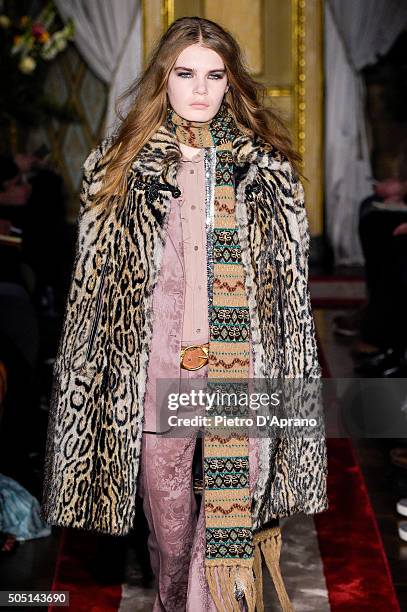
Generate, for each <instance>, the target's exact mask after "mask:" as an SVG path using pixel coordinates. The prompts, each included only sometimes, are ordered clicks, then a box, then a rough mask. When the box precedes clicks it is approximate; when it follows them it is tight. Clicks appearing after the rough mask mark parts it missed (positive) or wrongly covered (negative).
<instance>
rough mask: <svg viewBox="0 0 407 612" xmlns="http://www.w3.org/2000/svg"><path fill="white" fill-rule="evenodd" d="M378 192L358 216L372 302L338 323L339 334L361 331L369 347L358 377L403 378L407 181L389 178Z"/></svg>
mask: <svg viewBox="0 0 407 612" xmlns="http://www.w3.org/2000/svg"><path fill="white" fill-rule="evenodd" d="M374 191H375V194H374V195H372V196H370V197H369V198H367V199H366V200H364V201H363V202H362V204H361V206H360V217H359V235H360V241H361V245H362V249H363V254H364V257H365V273H366V285H367V292H368V303H367V306H366V307H365V308H364V309H363V311H362V312H360V313H358V314H356V317H355V316H354V317H353V319H352V318H349V319H348V322H347V321H346V320H344V319H343V318H341V319H337V320H336V331H337V332H338V333H342V334H343V335H354V334H351V333H350V332H351V331H353V330H355V329H356V330H357V327H358V326H359V327H360V334H361V339H362V341H363V342H364V343H365V344H367V345H368V346H370V347H371V351H370V353H371V354H370V356H369V357H367V358H366V359H365V361H364V362H363V363H362V364H360V366H358V368H357V371H358V372H359V373H360V374H365V375H372V376H404V375H405V371H406V366H407V363H406V355H405V353H406V349H407V325H406V324H405V313H406V312H407V203H406V202H407V198H406V196H407V181H401V180H398V179H393V178H392V179H386V180H384V181H380V182H377V183H376V184H375V186H374ZM358 319H359V320H358ZM347 332H348V333H347ZM356 333H357V332H356Z"/></svg>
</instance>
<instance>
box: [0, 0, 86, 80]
mask: <svg viewBox="0 0 407 612" xmlns="http://www.w3.org/2000/svg"><path fill="white" fill-rule="evenodd" d="M56 14H57V13H56V10H55V8H54V4H53V2H49V3H48V4H47V5H46V6H45V8H44V9H43V10H42V11H41V12H40V13H39V15H37V16H36V17H35V18H34V19H32V18H31V17H29V16H28V15H22V16H21V17H20V19H19V21H18V23H13V22H12V20H11V19H10V18H9V17H8V16H7V15H0V27H2V28H3V29H8V28H11V29H12V30H13V31H14V36H13V46H12V47H11V50H10V53H11V55H15V56H17V57H18V58H19V63H18V67H19V70H20V71H21V72H23V73H24V74H31V73H32V72H33V71H34V70H35V69H36V67H37V63H38V61H39V60H45V61H49V60H52V59H54V57H56V56H57V55H58V53H59V52H60V51H63V50H64V49H65V48H66V46H67V41H69V40H72V38H73V34H74V25H73V21H72V20H70V21H69V22H68V23H67V24H66V25H65V27H64V28H62V29H61V30H55V31H52V29H53V26H54V23H55V17H56ZM54 27H55V26H54Z"/></svg>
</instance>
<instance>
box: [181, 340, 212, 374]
mask: <svg viewBox="0 0 407 612" xmlns="http://www.w3.org/2000/svg"><path fill="white" fill-rule="evenodd" d="M208 351H209V342H206V343H205V344H190V345H189V346H181V352H180V364H181V368H183V369H184V370H199V368H202V367H203V366H204V365H206V364H207V363H208Z"/></svg>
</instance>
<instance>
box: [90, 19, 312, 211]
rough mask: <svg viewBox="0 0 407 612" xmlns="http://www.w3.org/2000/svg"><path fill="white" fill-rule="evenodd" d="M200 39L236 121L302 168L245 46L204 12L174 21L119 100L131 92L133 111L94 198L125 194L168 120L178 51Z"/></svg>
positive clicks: (111, 151) (122, 126) (110, 154)
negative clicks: (218, 67)
mask: <svg viewBox="0 0 407 612" xmlns="http://www.w3.org/2000/svg"><path fill="white" fill-rule="evenodd" d="M195 43H200V44H201V45H204V46H205V47H208V48H209V49H212V50H213V51H215V52H216V53H218V54H219V55H220V57H221V58H222V60H223V62H224V64H225V68H226V73H227V78H228V82H229V91H228V92H227V93H226V94H225V101H226V103H227V105H228V107H229V109H230V111H231V112H232V114H233V116H234V118H235V120H236V122H237V123H238V124H240V125H241V126H242V127H243V128H246V129H247V128H248V129H249V130H251V132H252V133H254V134H257V135H258V136H260V137H261V138H263V140H265V141H266V142H268V143H270V144H271V145H273V146H274V147H276V148H277V149H278V150H279V151H280V152H281V153H283V154H284V155H285V156H286V157H287V158H288V159H289V161H290V162H291V163H292V165H293V166H294V168H295V170H296V171H299V161H300V159H301V158H300V155H299V154H298V153H297V152H296V151H295V150H294V149H293V146H292V142H291V138H290V135H289V132H288V130H287V128H286V126H285V125H284V123H283V122H282V120H281V119H280V118H279V116H278V114H277V113H276V112H275V111H273V110H272V109H270V108H267V107H265V105H264V103H263V99H264V95H265V88H264V86H263V85H262V84H261V83H259V82H258V81H256V80H255V79H253V78H252V77H251V76H250V74H249V72H248V69H247V68H246V66H245V64H244V61H243V57H242V51H241V49H240V47H239V45H238V43H237V42H236V40H235V39H234V38H233V36H232V35H231V34H230V33H229V32H228V31H226V30H224V29H223V28H222V27H221V26H219V25H218V24H217V23H214V22H213V21H209V20H208V19H202V18H200V17H181V18H180V19H177V20H176V21H174V22H173V23H172V24H171V26H170V27H169V28H168V30H167V31H166V32H165V34H163V36H162V37H161V39H160V40H159V41H158V43H157V44H156V46H155V48H154V49H153V51H152V53H151V56H150V58H149V62H148V65H147V67H146V68H145V70H144V72H143V73H142V74H141V76H140V77H139V78H138V79H137V80H136V81H135V82H134V83H133V84H132V85H131V86H130V88H129V89H128V90H127V91H126V92H125V93H124V94H123V95H122V96H121V98H120V100H119V103H121V102H122V101H123V99H127V98H128V97H131V98H132V100H133V101H132V104H131V108H130V111H129V112H128V114H127V116H126V117H121V119H122V123H121V124H120V128H119V129H118V130H117V132H116V135H115V136H114V139H113V144H112V145H111V146H110V148H109V150H108V151H107V154H106V155H107V157H106V174H105V177H104V181H103V184H102V187H101V188H100V190H99V192H98V194H97V195H96V198H95V201H94V203H95V204H103V203H107V202H108V201H110V199H111V198H112V197H113V196H119V198H121V197H123V196H124V195H125V192H126V185H127V174H128V171H129V169H130V166H131V164H132V162H133V161H134V159H135V157H136V156H137V154H138V153H139V151H140V150H141V148H142V147H143V146H144V145H145V143H146V142H148V140H150V138H151V137H152V135H153V134H154V133H155V132H156V131H157V130H158V129H159V127H160V126H161V125H162V123H163V122H164V120H165V117H166V112H167V107H168V98H167V81H168V77H169V75H170V72H171V70H172V67H173V66H174V63H175V62H176V60H177V57H178V56H179V54H180V53H181V52H182V51H183V49H185V48H186V47H189V46H190V45H192V44H195Z"/></svg>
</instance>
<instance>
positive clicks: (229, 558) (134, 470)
mask: <svg viewBox="0 0 407 612" xmlns="http://www.w3.org/2000/svg"><path fill="white" fill-rule="evenodd" d="M262 90H263V87H262V86H261V85H260V84H259V83H257V82H256V81H255V80H253V78H252V77H251V76H250V74H249V73H248V70H247V68H246V67H245V64H244V62H243V59H242V52H241V49H240V48H239V46H238V44H237V42H236V40H235V39H234V38H233V37H232V36H231V34H230V33H228V32H227V31H225V30H224V29H223V28H221V27H220V26H219V25H217V24H216V23H214V22H211V21H208V20H205V19H201V18H198V17H185V18H182V19H178V20H177V21H175V22H174V23H173V24H172V25H171V26H170V28H169V29H168V30H167V32H166V33H165V34H164V35H163V36H162V38H161V40H160V41H159V42H158V44H157V45H156V48H155V49H154V51H153V53H152V55H151V58H150V61H149V63H148V65H147V68H146V69H145V71H144V72H143V74H142V75H141V76H140V78H139V79H138V80H137V82H136V83H135V84H134V86H133V87H132V89H131V91H130V92H129V94H130V95H131V96H132V106H131V109H130V112H129V113H128V115H127V117H125V118H124V119H123V121H122V123H121V125H120V128H119V129H118V130H117V131H116V133H115V135H114V136H112V137H110V138H108V139H105V140H103V141H102V143H101V144H100V146H99V147H98V148H97V149H95V150H94V151H92V152H91V154H90V155H89V157H88V159H87V160H86V162H85V165H84V179H83V184H82V191H81V209H80V215H79V223H78V242H77V251H76V258H75V264H74V270H73V275H72V281H71V288H70V293H69V297H68V303H67V309H66V315H65V320H64V326H63V332H62V337H61V341H60V347H59V351H58V355H57V359H56V363H55V367H54V387H53V393H52V401H51V411H50V418H49V428H48V441H47V457H46V466H45V485H44V499H43V512H44V516H45V518H46V520H47V521H48V522H49V523H50V524H54V525H64V526H68V527H78V528H82V529H88V530H93V531H98V532H103V533H107V534H116V535H118V534H122V535H124V534H126V533H128V532H129V530H130V529H132V527H133V523H134V517H135V507H136V494H139V495H141V496H142V497H143V507H144V511H145V514H146V517H147V520H148V523H149V527H150V536H149V541H148V544H149V550H150V557H151V563H152V567H153V570H154V573H155V576H156V581H157V597H156V601H155V604H154V611H155V612H157V611H159V610H160V611H161V610H165V611H167V612H180V611H182V610H189V611H193V612H198V611H202V612H204V611H205V612H207V611H214V612H216V611H218V612H225V611H226V612H227V611H229V610H230V611H234V610H243V609H247V610H249V611H253V610H255V609H256V610H262V609H263V602H262V569H261V568H262V556H264V559H265V564H266V566H267V567H268V570H269V571H270V574H271V576H272V579H273V581H274V585H275V587H276V589H277V593H278V596H279V600H280V604H281V606H282V608H283V609H284V610H291V609H292V607H291V604H290V601H289V598H288V595H287V593H286V591H285V588H284V583H283V580H282V576H281V573H280V570H279V552H280V546H281V533H280V528H279V522H278V519H279V518H280V517H285V516H290V515H293V514H295V513H298V512H304V513H307V514H313V513H317V512H321V511H323V510H325V509H326V508H327V507H328V503H327V495H326V472H327V464H326V445H325V439H324V436H323V435H322V436H321V435H318V436H281V437H277V438H276V437H275V436H271V435H269V436H262V437H253V436H250V435H248V434H247V433H245V432H244V431H243V430H242V433H240V434H239V433H236V434H235V435H229V436H227V435H225V436H223V435H220V434H219V431H217V430H216V428H208V429H207V430H206V431H205V432H204V436H203V442H202V448H203V472H204V491H203V499H202V503H201V506H200V510H199V513H198V512H197V505H196V501H195V496H194V493H193V481H192V461H193V455H194V449H195V444H196V436H191V435H186V436H185V437H179V436H175V435H172V436H171V435H169V434H168V431H169V429H171V428H169V427H168V421H167V423H166V422H165V418H164V420H163V411H162V410H161V408H162V402H161V399H159V397H158V394H159V381H160V380H161V381H162V380H164V379H171V380H172V381H178V385H176V390H177V391H180V390H185V389H187V390H191V389H192V387H193V385H194V383H195V382H197V381H199V379H201V381H202V380H205V381H206V382H210V380H211V379H213V380H214V381H215V379H216V380H218V381H219V380H220V381H224V382H225V383H227V381H230V380H232V379H243V380H246V381H250V380H251V379H253V378H254V379H270V380H277V379H285V380H287V379H294V378H295V379H299V380H318V379H319V377H320V367H319V364H318V359H317V350H316V342H315V330H314V322H313V317H312V312H311V307H310V298H309V292H308V286H307V282H308V252H309V234H308V224H307V217H306V212H305V208H304V197H303V187H302V184H301V181H300V179H299V172H298V164H299V157H298V155H297V154H296V153H295V152H294V150H293V148H292V145H291V143H290V138H289V136H288V132H287V130H286V128H285V127H284V126H283V124H282V123H281V121H280V120H279V119H278V118H277V116H276V115H275V114H274V113H273V111H272V110H270V109H268V108H266V107H265V106H264V105H263V102H262V99H261V98H262V96H261V94H262ZM160 397H161V396H160ZM170 412H171V411H170ZM173 414H178V416H180V411H178V413H175V412H171V415H173ZM174 422H175V421H174V420H172V421H170V423H174ZM165 424H167V426H165ZM197 514H198V516H197Z"/></svg>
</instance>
